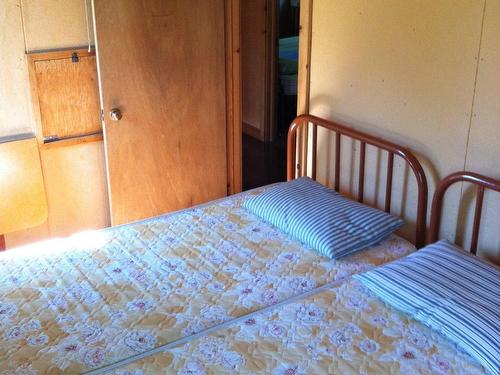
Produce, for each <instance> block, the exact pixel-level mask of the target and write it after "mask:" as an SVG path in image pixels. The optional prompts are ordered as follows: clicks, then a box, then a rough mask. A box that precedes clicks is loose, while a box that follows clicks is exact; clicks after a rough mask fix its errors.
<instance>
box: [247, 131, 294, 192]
mask: <svg viewBox="0 0 500 375" xmlns="http://www.w3.org/2000/svg"><path fill="white" fill-rule="evenodd" d="M242 147H243V190H248V189H253V188H256V187H259V186H263V185H268V184H272V183H274V182H279V181H286V140H285V137H281V138H278V139H277V140H275V141H274V142H269V143H266V142H261V141H259V140H257V139H255V138H253V137H250V136H248V135H246V134H243V138H242Z"/></svg>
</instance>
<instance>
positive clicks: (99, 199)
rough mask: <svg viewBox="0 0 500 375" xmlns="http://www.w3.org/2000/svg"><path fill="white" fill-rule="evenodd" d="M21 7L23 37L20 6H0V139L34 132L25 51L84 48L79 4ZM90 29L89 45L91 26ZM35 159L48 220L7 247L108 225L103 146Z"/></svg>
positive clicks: (27, 0)
mask: <svg viewBox="0 0 500 375" xmlns="http://www.w3.org/2000/svg"><path fill="white" fill-rule="evenodd" d="M87 4H90V2H89V1H87ZM22 6H23V7H22V10H23V14H24V21H25V30H26V35H25V37H26V38H24V35H23V27H22V23H21V2H20V1H19V0H5V1H0V24H1V25H2V27H5V30H9V32H6V33H4V34H5V38H0V50H1V51H9V53H7V54H5V53H1V54H0V83H1V84H0V136H3V135H12V134H19V133H23V132H34V131H35V129H36V126H35V120H34V116H33V111H32V105H31V96H30V86H29V77H28V69H27V59H26V55H25V53H24V52H25V47H26V49H27V50H28V51H33V50H40V49H59V48H67V47H77V46H86V45H87V44H88V34H87V21H86V15H85V7H84V2H83V1H82V0H65V1H63V2H62V1H60V0H23V1H22ZM89 20H90V13H89ZM89 30H90V39H91V43H92V44H93V39H94V38H93V33H92V24H90V25H89ZM25 40H26V44H27V45H26V46H25ZM4 88H5V90H4ZM4 108H5V109H4ZM1 146H2V145H1V144H0V147H1ZM66 146H67V144H66ZM40 158H41V161H42V166H43V173H44V184H45V190H46V197H47V202H48V211H49V212H48V219H47V220H46V222H45V223H43V224H42V225H40V226H37V227H33V228H28V229H26V230H22V231H17V232H12V233H9V234H7V235H6V243H7V247H8V248H12V247H15V246H18V245H22V244H26V243H29V242H33V241H36V240H40V239H44V238H48V237H59V236H65V235H68V234H70V233H72V232H75V231H79V230H84V229H94V228H101V227H104V226H107V225H109V212H108V205H107V197H106V194H107V192H106V191H107V190H106V175H105V171H104V166H105V163H104V150H103V145H102V141H97V142H84V143H79V144H77V145H74V146H67V147H60V148H57V149H56V148H55V147H54V146H51V147H47V148H43V149H41V150H40Z"/></svg>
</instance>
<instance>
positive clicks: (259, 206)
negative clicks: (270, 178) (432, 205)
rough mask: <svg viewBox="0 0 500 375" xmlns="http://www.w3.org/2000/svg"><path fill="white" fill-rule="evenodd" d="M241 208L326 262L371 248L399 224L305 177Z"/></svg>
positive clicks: (385, 214) (258, 197)
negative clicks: (321, 255) (293, 239)
mask: <svg viewBox="0 0 500 375" xmlns="http://www.w3.org/2000/svg"><path fill="white" fill-rule="evenodd" d="M243 205H244V207H245V208H247V209H248V210H250V211H251V212H252V213H254V214H255V215H257V216H259V217H261V218H262V219H264V220H265V221H268V222H270V223H271V224H273V225H275V226H276V227H278V228H279V229H281V230H282V231H284V232H285V233H287V234H289V235H291V236H293V237H295V238H297V239H298V240H300V241H302V242H304V243H306V244H308V245H309V246H311V247H312V248H314V249H316V250H318V251H319V252H321V253H322V254H324V255H326V256H328V257H330V258H340V257H343V256H346V255H348V254H351V253H353V252H356V251H358V250H362V249H365V248H367V247H370V246H372V245H375V244H377V243H379V242H380V241H382V240H383V239H385V238H386V237H388V236H389V235H390V234H391V233H393V232H394V231H395V230H396V229H398V228H399V227H400V226H401V225H403V221H402V220H401V219H399V218H396V217H394V216H392V215H390V214H387V213H385V212H382V211H380V210H377V209H375V208H371V207H368V206H366V205H363V204H361V203H358V202H354V201H352V200H349V199H347V198H344V197H343V196H342V195H340V194H338V193H337V192H335V191H334V190H331V189H329V188H327V187H326V186H323V185H321V184H320V183H318V182H316V181H313V180H311V179H310V178H308V177H302V178H298V179H296V180H293V181H290V182H287V183H283V184H280V185H278V186H275V187H273V188H271V189H269V190H268V191H266V192H265V193H263V194H261V195H258V196H256V197H254V198H251V199H249V200H248V201H246V202H245V203H244V204H243Z"/></svg>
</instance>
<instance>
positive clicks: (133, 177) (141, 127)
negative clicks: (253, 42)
mask: <svg viewBox="0 0 500 375" xmlns="http://www.w3.org/2000/svg"><path fill="white" fill-rule="evenodd" d="M224 7H225V3H224V0H169V1H166V0H95V8H94V12H95V20H96V38H97V40H96V44H97V58H98V65H99V78H100V84H101V92H102V107H103V110H104V134H105V146H106V158H107V168H108V179H109V181H108V182H109V193H110V204H111V217H112V224H113V225H116V224H120V223H125V222H129V221H133V220H137V219H142V218H146V217H150V216H155V215H159V214H162V213H165V212H168V211H173V210H178V209H181V208H185V207H188V206H191V205H194V204H198V203H202V202H205V201H208V200H212V199H215V198H219V197H222V196H224V195H226V193H227V167H226V163H227V160H226V89H225V61H226V60H225V44H224V43H225V42H224V41H225V32H224ZM113 110H114V112H113ZM112 112H113V114H111V113H112Z"/></svg>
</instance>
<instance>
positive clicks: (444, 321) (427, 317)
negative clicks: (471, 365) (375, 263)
mask: <svg viewBox="0 0 500 375" xmlns="http://www.w3.org/2000/svg"><path fill="white" fill-rule="evenodd" d="M354 277H355V278H356V279H357V280H359V281H360V282H361V283H363V284H364V285H365V286H366V287H367V288H368V289H370V290H371V291H372V292H373V293H374V294H375V295H377V296H378V297H379V298H381V299H382V300H383V301H384V302H386V303H387V304H389V305H391V306H393V307H395V308H396V309H398V310H401V311H403V312H405V313H407V314H409V315H411V316H412V317H413V318H414V319H416V320H418V321H420V322H422V323H423V324H425V325H427V326H428V327H430V328H432V329H434V330H435V331H437V332H439V333H440V334H442V335H444V336H445V337H446V338H447V339H449V340H450V341H452V342H453V343H454V344H456V345H457V346H458V347H459V348H461V349H462V350H464V351H465V352H466V353H468V354H469V355H471V356H472V357H473V358H475V359H476V360H477V361H478V362H479V363H480V364H482V365H483V366H484V367H485V369H486V370H487V371H488V372H489V373H492V374H497V375H498V374H500V362H499V361H500V341H499V338H500V269H499V268H498V267H495V266H494V265H492V264H489V263H487V262H484V261H482V260H480V259H479V258H477V257H474V256H471V255H469V254H467V253H465V252H464V251H463V250H462V249H460V248H458V247H456V246H455V245H452V244H451V243H449V242H447V241H439V242H437V243H435V244H432V245H429V246H427V247H425V248H424V249H422V250H419V251H417V252H416V253H413V254H411V255H409V256H407V257H406V258H403V259H400V260H397V261H395V262H392V263H389V264H386V265H384V266H381V267H377V268H375V269H373V270H371V271H369V272H366V273H364V274H358V275H355V276H354Z"/></svg>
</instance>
